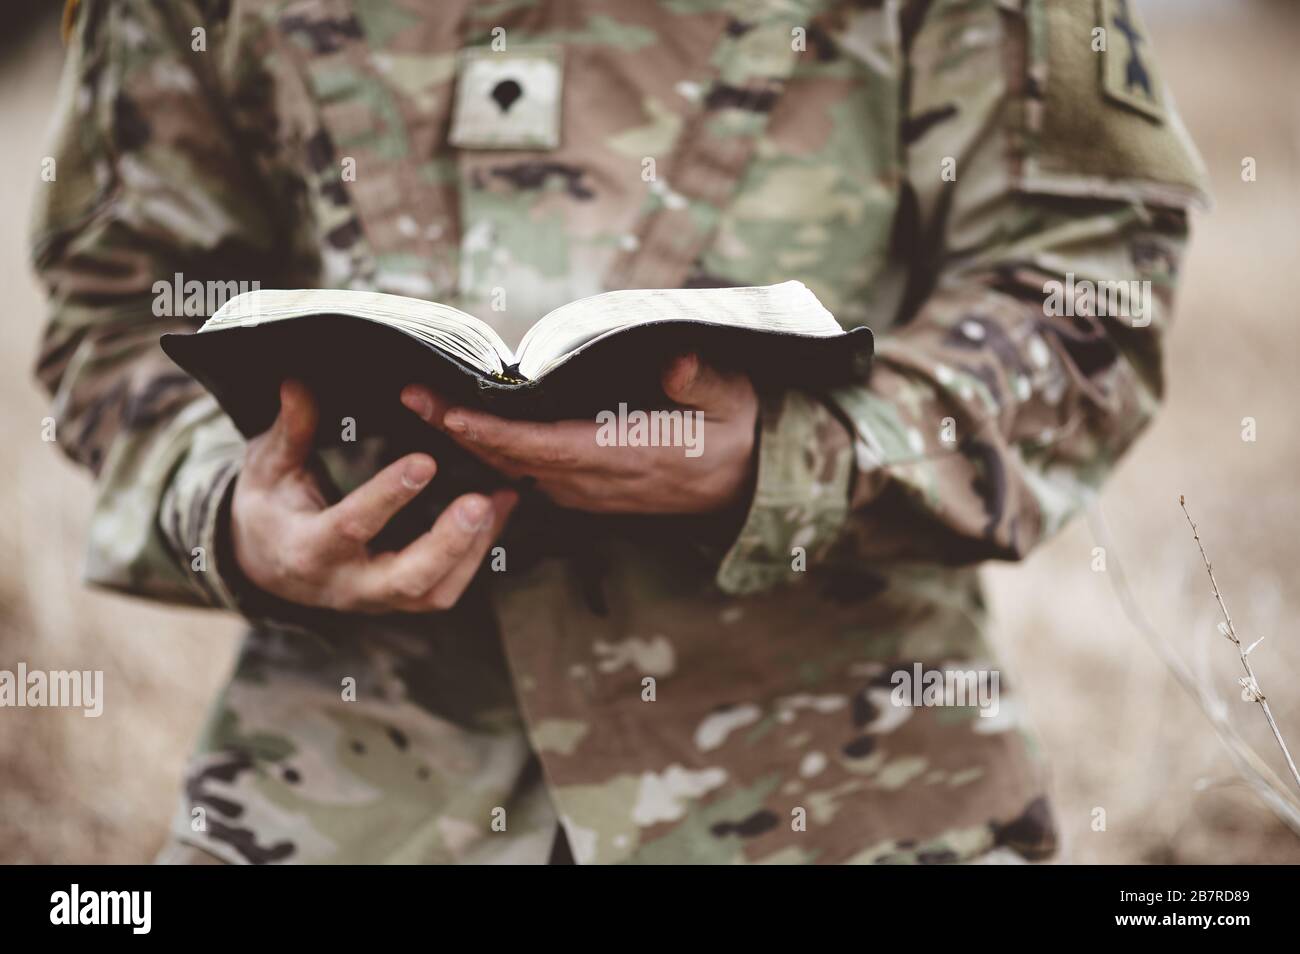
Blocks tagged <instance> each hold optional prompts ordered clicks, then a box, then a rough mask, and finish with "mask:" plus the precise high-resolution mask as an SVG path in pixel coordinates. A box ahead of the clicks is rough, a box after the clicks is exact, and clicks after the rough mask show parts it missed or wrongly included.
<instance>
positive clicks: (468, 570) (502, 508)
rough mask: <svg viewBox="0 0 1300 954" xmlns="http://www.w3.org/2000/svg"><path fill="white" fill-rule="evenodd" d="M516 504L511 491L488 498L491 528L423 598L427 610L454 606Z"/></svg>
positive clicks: (513, 493)
mask: <svg viewBox="0 0 1300 954" xmlns="http://www.w3.org/2000/svg"><path fill="white" fill-rule="evenodd" d="M517 503H519V495H518V494H517V493H515V492H514V491H513V490H498V491H497V492H496V493H494V494H493V495H492V526H491V527H490V528H489V529H488V531H487V532H485V533H481V534H480V535H479V537H478V539H477V540H475V542H474V545H473V546H472V547H471V548H470V551H469V553H467V554H466V555H465V558H464V559H463V560H461V561H460V564H459V565H458V566H456V568H455V569H453V570H452V571H451V572H450V573H448V574H447V575H446V576H444V577H443V578H442V581H441V582H439V583H438V584H436V585H435V586H434V588H433V589H432V590H431V591H430V592H429V595H428V596H427V597H425V602H426V604H427V607H428V608H429V609H435V610H442V609H450V608H451V607H453V606H455V605H456V601H457V600H459V599H460V597H461V594H462V593H464V592H465V588H466V587H468V586H469V584H470V581H471V580H473V579H474V576H475V574H476V573H478V570H479V567H480V566H481V565H482V563H483V557H484V555H485V554H486V553H487V551H488V547H490V546H491V545H492V544H493V542H494V541H495V540H496V539H497V538H498V537H499V536H501V531H502V530H504V529H505V526H506V522H507V521H508V520H509V519H510V514H511V513H513V512H514V509H515V505H516V504H517Z"/></svg>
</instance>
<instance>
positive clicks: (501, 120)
mask: <svg viewBox="0 0 1300 954" xmlns="http://www.w3.org/2000/svg"><path fill="white" fill-rule="evenodd" d="M562 93H563V59H562V53H561V51H560V49H559V48H558V47H550V46H530V47H520V48H518V49H513V50H509V51H505V50H502V51H499V52H498V51H496V50H492V49H489V48H484V47H475V48H469V49H464V50H461V53H460V63H459V67H458V71H457V77H456V102H455V107H454V110H453V113H452V118H451V136H450V141H451V144H452V145H453V146H456V147H458V148H461V149H554V148H556V147H557V146H559V144H560V101H561V98H562Z"/></svg>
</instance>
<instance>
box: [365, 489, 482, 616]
mask: <svg viewBox="0 0 1300 954" xmlns="http://www.w3.org/2000/svg"><path fill="white" fill-rule="evenodd" d="M491 525H492V501H491V500H490V499H488V498H487V497H485V496H484V495H483V494H465V495H464V496H462V497H457V498H456V499H455V500H453V501H452V502H451V504H450V505H449V506H448V507H447V509H446V510H444V511H443V512H442V513H441V514H440V515H439V516H438V519H437V520H436V521H435V522H434V525H433V527H432V528H431V529H430V530H429V531H428V532H427V533H425V534H423V535H422V536H420V537H419V538H418V539H416V540H414V541H413V542H411V543H410V544H408V545H407V546H406V548H405V549H403V550H402V551H401V552H399V553H385V554H380V555H379V556H377V557H374V558H372V559H370V560H368V561H367V562H365V563H363V564H361V565H360V566H358V567H351V566H349V567H346V568H341V570H342V571H343V572H341V573H340V584H341V585H342V586H343V588H344V590H345V592H346V593H347V598H348V599H350V600H351V601H352V602H354V603H356V604H359V605H362V606H403V605H407V606H410V605H414V604H417V603H419V602H420V601H421V600H423V598H424V597H425V596H426V595H427V594H428V593H429V591H430V590H432V589H433V588H434V586H436V585H437V584H438V583H440V582H442V579H443V577H445V576H447V575H448V574H449V573H451V572H452V571H453V570H454V569H456V567H457V566H459V564H460V561H461V560H463V559H465V558H466V556H467V555H468V554H469V553H470V551H471V550H472V548H473V546H474V544H475V543H476V542H477V540H478V538H479V536H480V535H485V534H486V533H487V531H488V529H489V528H490V527H491Z"/></svg>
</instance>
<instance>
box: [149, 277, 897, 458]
mask: <svg viewBox="0 0 1300 954" xmlns="http://www.w3.org/2000/svg"><path fill="white" fill-rule="evenodd" d="M162 347H163V349H164V351H166V353H167V354H168V355H169V356H170V357H171V358H172V359H173V360H174V361H175V362H176V363H177V364H179V365H180V366H181V367H182V368H184V369H185V370H186V371H188V372H189V373H190V374H192V375H193V376H194V377H196V378H197V379H198V380H199V381H200V382H202V383H203V384H204V386H206V387H207V388H208V390H210V391H211V392H212V393H213V394H214V395H215V396H216V397H217V399H218V401H219V402H220V403H221V405H222V406H223V408H225V410H226V411H227V412H228V413H229V414H230V415H231V416H232V417H233V418H234V420H235V423H236V424H237V425H238V426H239V428H240V430H241V431H243V432H244V433H245V434H248V435H251V434H254V433H258V432H260V431H261V430H263V429H265V427H266V426H268V425H269V424H270V422H271V421H272V420H274V417H275V413H276V409H277V407H278V398H277V394H278V387H279V382H280V381H281V380H282V379H284V378H287V377H296V378H299V379H302V380H304V381H305V382H306V383H307V384H308V385H309V386H310V387H312V388H313V390H314V391H315V392H316V394H317V398H318V400H319V401H321V403H322V414H323V415H332V414H334V413H339V414H342V415H344V416H351V417H353V418H354V419H356V420H357V421H358V424H359V425H360V423H361V420H362V415H363V414H370V415H372V417H371V422H372V423H373V422H374V420H375V418H374V417H373V415H375V414H378V415H379V416H380V417H381V418H387V417H390V416H391V415H393V414H395V413H399V412H401V408H400V405H399V404H398V402H397V394H398V393H399V392H400V390H401V388H402V387H403V386H404V385H406V384H409V383H422V384H427V385H429V386H430V387H432V388H434V389H435V390H439V391H440V392H442V393H444V394H446V395H447V396H448V397H449V398H450V399H451V400H454V401H456V402H458V403H466V404H472V405H476V406H480V407H487V408H489V409H490V410H493V411H494V412H495V413H500V414H504V415H507V416H514V417H525V418H530V419H536V420H544V419H556V418H559V417H564V416H586V415H587V414H590V413H594V412H595V411H597V410H600V409H602V408H611V407H616V406H617V405H618V403H619V402H620V401H627V402H629V404H630V405H631V406H638V404H639V406H642V407H652V406H663V404H664V398H663V396H662V393H661V392H660V391H659V389H658V380H659V374H660V373H661V371H662V369H663V366H664V364H665V363H666V362H667V361H668V360H669V359H670V358H671V357H672V356H673V355H675V354H680V353H684V352H687V351H695V352H698V353H700V354H701V355H702V356H703V357H704V358H705V360H708V361H710V362H712V363H715V364H717V365H720V366H722V367H725V368H734V369H739V370H743V371H746V372H748V373H749V374H750V375H751V377H753V378H754V380H755V383H756V385H759V386H763V385H767V386H773V387H777V386H801V387H808V388H827V387H833V386H835V385H837V384H842V383H845V382H847V381H848V380H850V379H852V378H854V377H855V376H858V375H860V374H863V373H864V372H865V370H866V367H867V364H868V363H869V361H870V357H871V353H872V339H871V333H870V331H868V330H867V329H865V328H858V329H854V330H853V331H852V332H845V331H843V329H841V327H840V326H839V324H838V323H837V322H836V321H835V318H834V317H833V316H832V315H831V314H830V312H828V311H827V310H826V309H825V308H824V307H822V305H821V303H820V302H819V301H818V300H817V297H816V296H815V295H814V294H813V293H812V292H811V291H810V290H809V289H808V288H807V287H805V286H804V285H803V284H802V283H800V282H795V281H790V282H784V283H782V284H779V285H768V286H762V287H751V288H700V289H662V290H632V291H612V292H605V293H604V294H600V295H593V296H591V297H589V298H583V299H580V300H578V301H574V302H570V303H568V304H566V305H562V306H561V307H559V308H556V309H555V310H554V311H552V312H550V313H549V314H547V315H545V316H544V317H542V318H541V319H540V320H538V321H537V323H536V324H534V325H533V326H532V328H530V329H529V330H528V332H527V333H526V334H525V335H524V337H523V340H522V341H520V342H519V344H518V346H517V347H515V348H511V347H510V346H509V345H507V344H506V342H505V341H503V340H502V339H501V336H500V335H499V334H497V332H496V331H495V330H494V329H493V328H492V327H491V325H489V324H487V323H486V322H484V321H481V320H479V319H478V318H475V317H474V316H472V315H469V314H466V313H465V312H463V311H460V310H458V309H456V308H452V307H449V306H447V305H442V304H438V303H436V302H429V301H421V300H417V299H413V298H403V297H401V296H397V295H384V294H378V293H374V292H360V291H337V290H300V291H271V290H260V291H252V292H247V293H245V294H242V295H239V296H237V297H235V298H232V299H231V300H230V301H228V302H227V303H226V304H225V305H224V306H222V307H221V308H220V309H219V310H218V311H217V312H216V314H214V315H213V316H212V317H211V318H210V319H209V320H208V321H207V322H206V323H205V324H204V325H203V327H202V328H201V329H200V330H199V331H198V333H197V334H168V335H164V336H163V338H162ZM323 419H324V420H328V419H329V418H328V417H323ZM372 432H373V430H372Z"/></svg>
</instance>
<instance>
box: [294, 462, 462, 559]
mask: <svg viewBox="0 0 1300 954" xmlns="http://www.w3.org/2000/svg"><path fill="white" fill-rule="evenodd" d="M436 471H437V465H436V464H435V463H434V460H433V458H432V457H430V456H429V455H428V454H408V455H407V456H405V457H403V458H401V459H400V460H396V461H394V462H393V463H391V464H389V465H388V466H387V467H385V468H384V469H383V470H381V471H380V472H379V473H377V474H375V476H373V477H371V478H370V479H369V480H367V481H366V482H365V483H364V484H362V485H361V486H360V487H358V488H356V490H354V491H352V492H351V493H350V494H348V495H347V496H346V497H344V498H343V499H342V500H340V501H339V502H338V503H336V504H335V505H334V506H332V507H330V508H328V509H327V510H325V511H323V512H322V513H320V514H319V515H318V516H316V517H314V518H313V524H314V531H315V534H316V536H317V539H318V541H319V542H320V545H321V546H323V547H324V548H326V549H331V550H333V549H338V548H339V547H340V545H342V546H347V547H355V546H357V545H359V544H365V543H369V542H370V541H371V540H373V539H374V538H375V537H376V536H378V534H379V531H381V530H383V529H384V527H386V526H387V525H388V521H390V520H391V519H393V517H394V516H395V515H396V514H397V512H398V511H399V510H401V509H402V508H403V507H405V506H406V505H407V504H408V503H410V502H411V501H412V500H413V499H414V498H415V496H416V495H417V494H418V493H419V492H420V491H421V490H423V489H424V488H425V487H426V486H427V485H428V483H429V481H430V480H432V479H433V475H434V473H435V472H436Z"/></svg>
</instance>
